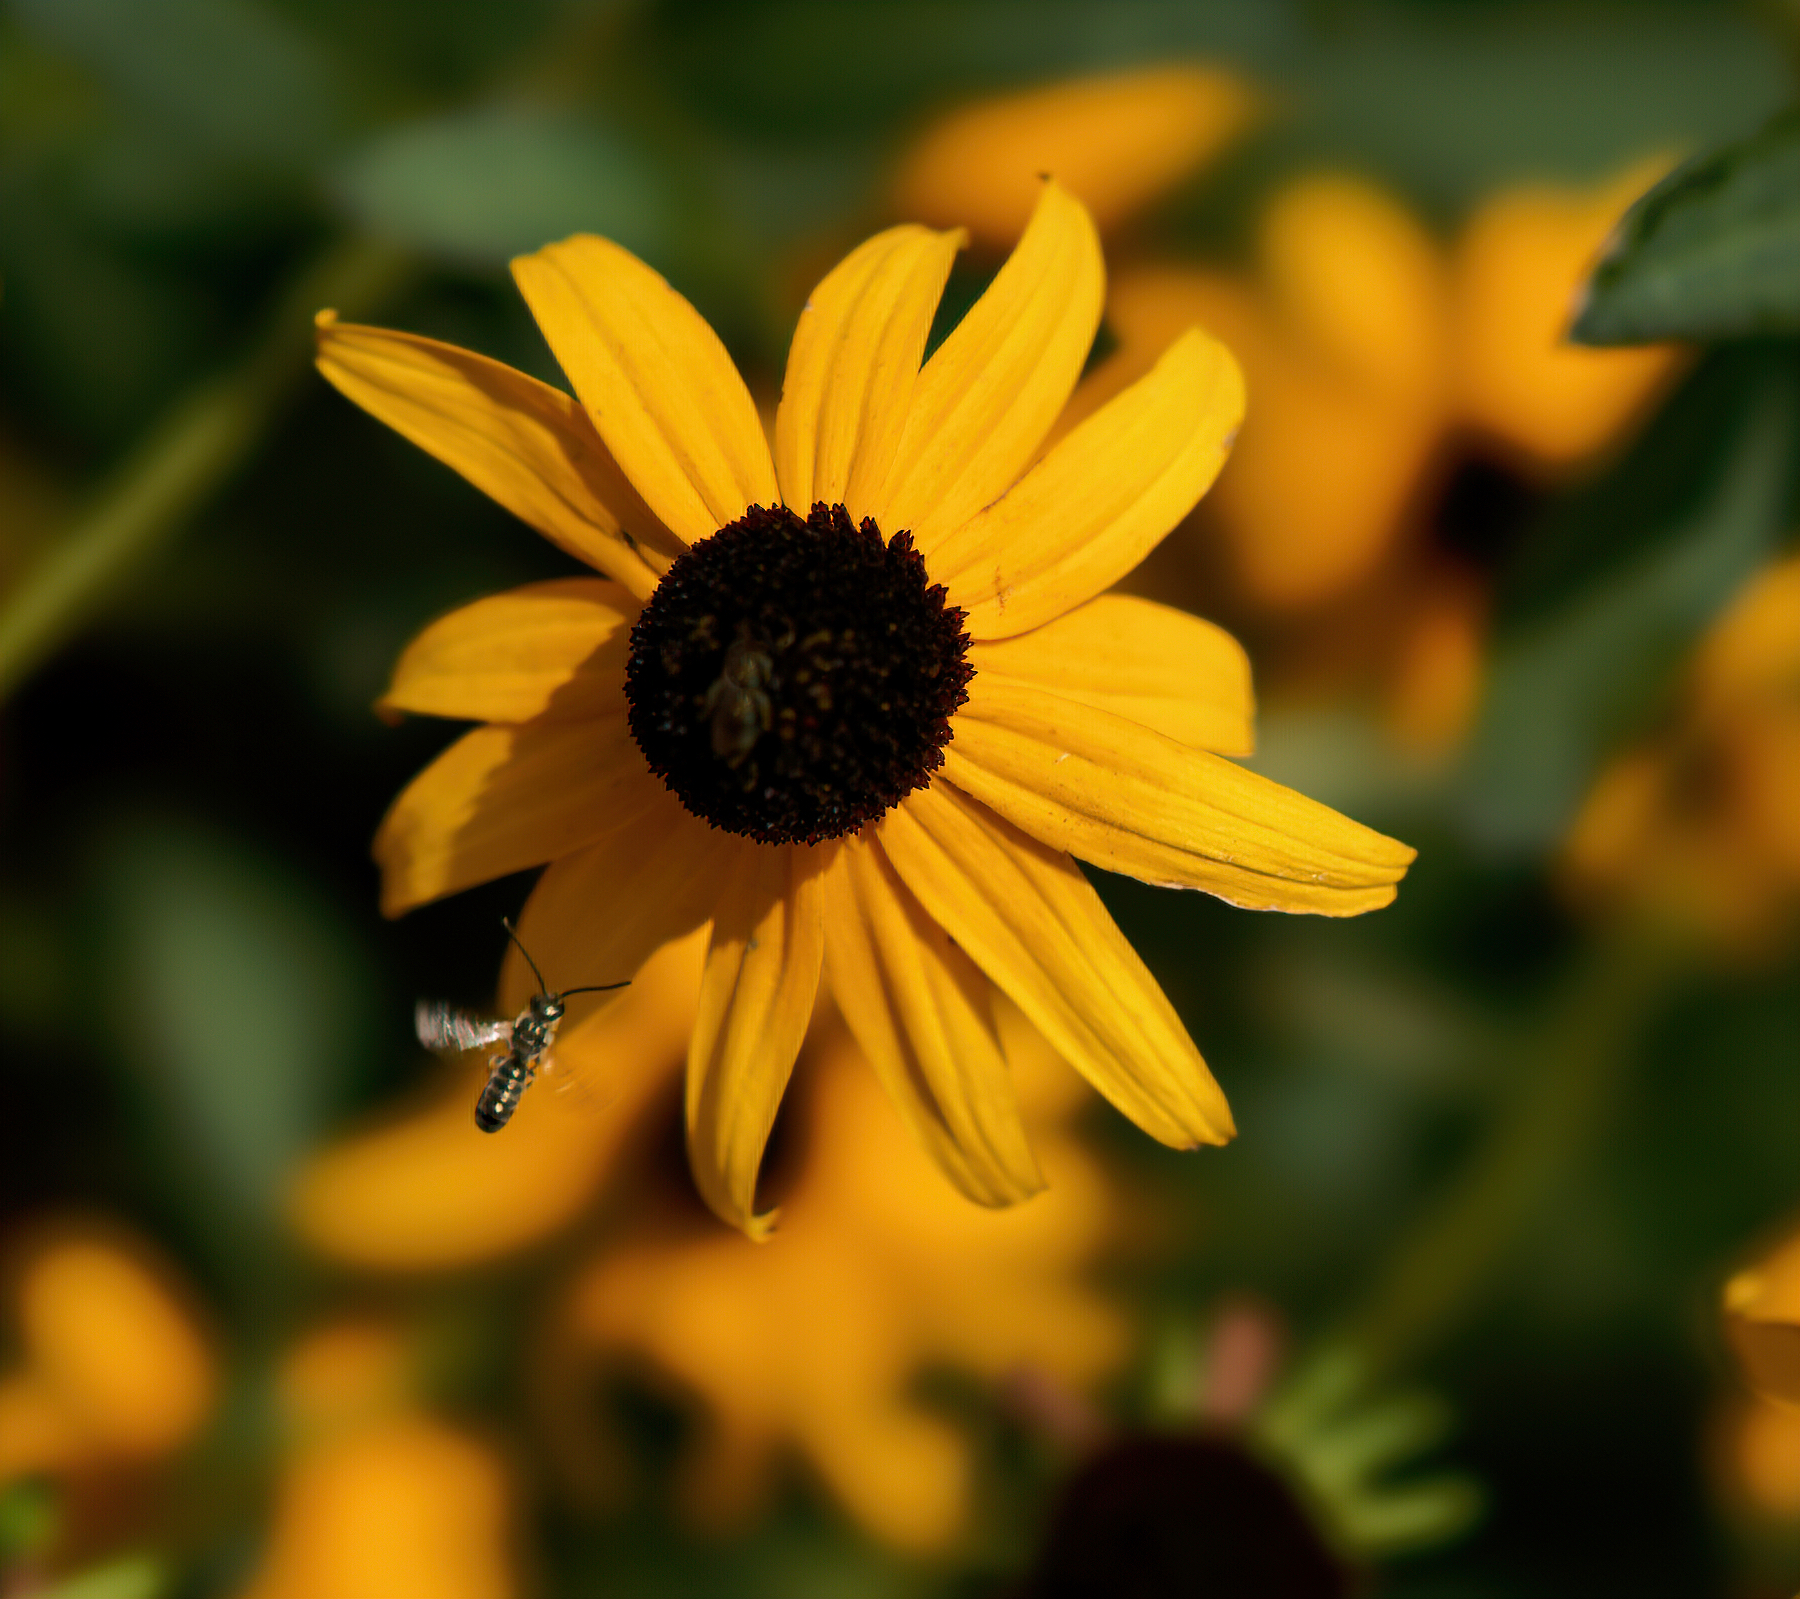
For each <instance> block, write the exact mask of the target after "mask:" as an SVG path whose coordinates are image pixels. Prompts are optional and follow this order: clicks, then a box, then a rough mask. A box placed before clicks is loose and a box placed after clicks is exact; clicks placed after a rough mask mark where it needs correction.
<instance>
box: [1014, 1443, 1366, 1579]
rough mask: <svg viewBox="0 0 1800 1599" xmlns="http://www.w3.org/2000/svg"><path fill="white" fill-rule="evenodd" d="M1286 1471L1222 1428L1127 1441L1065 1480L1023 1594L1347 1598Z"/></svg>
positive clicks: (1340, 1573)
mask: <svg viewBox="0 0 1800 1599" xmlns="http://www.w3.org/2000/svg"><path fill="white" fill-rule="evenodd" d="M1349 1591H1350V1581H1349V1574H1348V1573H1347V1572H1346V1571H1345V1569H1344V1568H1343V1566H1342V1565H1341V1564H1340V1563H1339V1562H1338V1560H1337V1558H1336V1557H1335V1556H1334V1555H1333V1554H1332V1553H1331V1551H1330V1549H1329V1547H1328V1546H1327V1544H1326V1541H1325V1539H1324V1538H1323V1537H1322V1536H1321V1535H1320V1533H1319V1530H1318V1528H1317V1527H1316V1526H1314V1524H1313V1519H1312V1517H1311V1516H1310V1515H1309V1514H1308V1513H1307V1511H1306V1510H1305V1509H1304V1508H1303V1507H1302V1505H1301V1504H1300V1502H1299V1500H1298V1499H1296V1498H1295V1497H1294V1493H1293V1491H1292V1490H1291V1489H1290V1488H1289V1487H1288V1486H1287V1484H1286V1483H1285V1482H1283V1481H1282V1479H1281V1478H1280V1477H1279V1476H1277V1475H1276V1474H1275V1473H1274V1472H1273V1471H1271V1470H1270V1469H1269V1468H1268V1467H1267V1466H1265V1465H1264V1464H1263V1463H1262V1462H1261V1461H1259V1460H1257V1459H1256V1458H1255V1457H1254V1456H1252V1455H1251V1454H1249V1453H1248V1452H1247V1451H1246V1450H1245V1449H1244V1448H1243V1447H1242V1446H1241V1445H1240V1444H1238V1443H1236V1442H1235V1441H1234V1440H1232V1439H1229V1438H1223V1437H1205V1436H1192V1435H1190V1436H1186V1437H1136V1438H1126V1439H1123V1440H1121V1441H1120V1442H1118V1443H1115V1444H1113V1445H1111V1446H1110V1447H1108V1448H1106V1449H1103V1450H1102V1451H1101V1452H1100V1453H1099V1454H1097V1455H1095V1456H1094V1457H1093V1458H1092V1459H1091V1460H1089V1461H1088V1462H1087V1463H1086V1464H1085V1465H1083V1466H1082V1467H1081V1469H1080V1470H1079V1471H1077V1472H1076V1473H1075V1475H1074V1476H1073V1477H1072V1478H1070V1479H1069V1481H1068V1483H1067V1484H1066V1485H1065V1486H1064V1488H1063V1491H1062V1493H1061V1494H1060V1495H1059V1496H1058V1498H1057V1502H1056V1504H1055V1506H1054V1507H1053V1508H1052V1510H1051V1514H1050V1525H1049V1528H1048V1530H1047V1531H1046V1533H1045V1536H1044V1541H1043V1545H1042V1547H1041V1549H1040V1551H1039V1554H1038V1560H1037V1564H1036V1566H1035V1568H1034V1569H1033V1571H1032V1572H1031V1575H1030V1576H1029V1577H1028V1578H1027V1579H1026V1581H1025V1584H1024V1586H1023V1587H1022V1588H1021V1589H1020V1590H1019V1591H1018V1594H1017V1599H1102V1596H1105V1599H1140V1596H1141V1599H1151V1596H1155V1599H1172V1596H1174V1595H1177V1594H1181V1595H1190V1594H1191V1595H1195V1596H1202V1595H1216V1596H1218V1599H1227V1596H1229V1599H1343V1596H1344V1595H1346V1594H1347V1593H1349Z"/></svg>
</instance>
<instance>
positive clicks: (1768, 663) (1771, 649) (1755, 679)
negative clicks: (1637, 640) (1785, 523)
mask: <svg viewBox="0 0 1800 1599" xmlns="http://www.w3.org/2000/svg"><path fill="white" fill-rule="evenodd" d="M1694 678H1695V685H1696V688H1697V690H1698V693H1699V697H1700V700H1701V703H1702V706H1703V707H1704V709H1705V711H1706V712H1710V713H1712V714H1717V713H1718V712H1720V711H1722V710H1724V709H1725V708H1727V707H1729V706H1733V705H1737V704H1741V703H1744V702H1747V701H1756V700H1762V699H1766V698H1771V697H1773V698H1776V699H1782V698H1786V699H1789V700H1792V699H1793V698H1794V697H1796V696H1797V695H1800V559H1797V558H1790V559H1788V560H1785V561H1778V562H1776V563H1775V564H1774V565H1773V566H1769V567H1766V568H1764V570H1763V571H1761V572H1759V573H1758V574H1757V575H1756V576H1755V577H1754V578H1752V579H1751V581H1750V582H1749V583H1748V584H1747V585H1745V588H1744V590H1743V592H1742V593H1741V594H1740V595H1739V596H1738V597H1737V599H1736V600H1734V601H1733V602H1732V604H1731V606H1730V608H1729V609H1728V610H1727V611H1726V612H1725V614H1724V615H1723V616H1722V617H1720V618H1719V620H1718V621H1717V622H1716V623H1715V624H1714V626H1713V628H1712V630H1711V632H1710V633H1709V634H1708V635H1707V637H1706V638H1705V640H1704V641H1703V642H1702V643H1701V646H1700V653H1699V656H1698V658H1697V659H1696V661H1695V663H1694Z"/></svg>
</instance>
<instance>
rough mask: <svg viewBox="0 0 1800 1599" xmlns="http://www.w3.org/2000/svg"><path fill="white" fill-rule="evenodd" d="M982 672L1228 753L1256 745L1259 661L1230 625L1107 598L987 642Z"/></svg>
mask: <svg viewBox="0 0 1800 1599" xmlns="http://www.w3.org/2000/svg"><path fill="white" fill-rule="evenodd" d="M969 660H970V662H971V664H973V666H974V668H975V671H976V675H977V676H979V677H984V678H992V679H995V680H1000V679H1004V680H1006V681H1009V682H1013V683H1018V684H1022V685H1028V686H1031V687H1035V688H1039V689H1043V690H1045V691H1046V692H1048V693H1052V694H1060V695H1061V696H1063V698H1065V699H1068V700H1073V701H1074V702H1075V703H1076V704H1078V705H1091V706H1094V707H1096V708H1097V709H1099V710H1103V711H1109V712H1111V713H1112V714H1113V715H1114V716H1124V717H1129V718H1130V719H1131V720H1132V721H1134V722H1140V723H1142V724H1143V725H1144V726H1145V727H1152V728H1155V729H1156V731H1157V732H1159V733H1161V734H1162V735H1163V736H1164V737H1166V738H1172V739H1174V740H1175V741H1176V742H1177V743H1179V744H1191V745H1193V746H1194V747H1195V748H1196V749H1204V750H1215V751H1217V752H1218V753H1219V754H1221V755H1248V754H1249V753H1250V752H1251V750H1252V749H1254V748H1255V743H1256V729H1255V717H1256V704H1255V699H1254V697H1253V696H1252V693H1251V689H1250V658H1249V657H1248V656H1247V655H1245V654H1244V650H1243V646H1242V645H1240V644H1239V643H1238V641H1237V640H1236V639H1234V638H1233V637H1232V636H1231V635H1230V634H1229V633H1227V632H1226V631H1225V629H1224V628H1222V627H1215V626H1214V625H1213V624H1212V623H1211V622H1203V621H1201V619H1200V618H1199V617H1197V616H1190V615H1188V613H1187V612H1186V611H1177V610H1175V609H1173V608H1172V607H1170V606H1167V605H1158V604H1156V602H1155V601H1153V600H1140V599H1136V598H1133V597H1131V596H1128V595H1123V594H1102V595H1100V596H1099V597H1098V598H1097V599H1092V600H1089V601H1088V602H1087V604H1086V605H1082V606H1078V607H1077V608H1076V609H1075V610H1073V611H1070V612H1068V613H1067V615H1064V616H1060V617H1058V618H1057V619H1056V620H1055V621H1053V622H1046V623H1045V624H1044V625H1043V626H1042V627H1039V628H1034V629H1032V631H1031V632H1029V633H1020V634H1018V635H1017V636H1016V637H1013V638H1006V639H994V640H991V641H986V642H982V643H977V644H975V645H974V646H972V647H971V649H970V651H969Z"/></svg>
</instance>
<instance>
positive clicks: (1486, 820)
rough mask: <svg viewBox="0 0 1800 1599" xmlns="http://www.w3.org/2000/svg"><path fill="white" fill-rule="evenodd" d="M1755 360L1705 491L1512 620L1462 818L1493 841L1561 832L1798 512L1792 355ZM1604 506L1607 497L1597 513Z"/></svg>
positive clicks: (1510, 842) (1499, 650)
mask: <svg viewBox="0 0 1800 1599" xmlns="http://www.w3.org/2000/svg"><path fill="white" fill-rule="evenodd" d="M1754 371H1755V372H1756V373H1757V374H1758V376H1757V378H1756V380H1755V382H1754V386H1753V387H1752V388H1751V390H1750V393H1749V395H1748V396H1747V397H1746V399H1745V400H1744V401H1741V402H1740V404H1739V405H1738V406H1737V407H1735V408H1734V411H1733V412H1731V413H1728V415H1727V416H1726V418H1725V421H1726V423H1727V426H1728V427H1729V430H1730V431H1729V432H1728V433H1727V435H1726V439H1725V442H1724V448H1723V449H1722V450H1718V451H1715V452H1712V457H1711V459H1710V460H1709V461H1708V463H1707V470H1706V471H1705V473H1704V475H1703V476H1702V477H1701V479H1700V484H1699V488H1700V492H1699V493H1698V494H1697V495H1691V496H1685V497H1684V499H1683V501H1678V502H1677V503H1676V505H1675V506H1674V507H1673V508H1672V511H1671V513H1669V514H1670V516H1671V520H1670V521H1668V522H1667V523H1665V524H1664V525H1662V526H1657V525H1654V524H1651V525H1649V526H1643V527H1640V528H1638V529H1636V530H1633V531H1635V532H1636V533H1637V537H1636V538H1635V539H1634V540H1633V541H1632V542H1630V543H1627V544H1617V543H1615V544H1612V545H1611V546H1610V548H1609V549H1608V552H1607V553H1608V558H1607V559H1605V560H1603V561H1598V562H1596V563H1595V564H1594V565H1592V566H1591V567H1590V568H1589V569H1587V570H1586V571H1585V572H1583V573H1582V574H1581V577H1582V581H1580V582H1578V583H1570V582H1569V581H1568V578H1567V577H1566V576H1565V578H1564V579H1563V581H1562V582H1559V583H1557V584H1555V585H1553V586H1552V592H1553V593H1554V594H1555V596H1556V597H1555V599H1554V600H1553V601H1552V602H1550V603H1547V604H1543V605H1540V606H1537V607H1534V608H1532V609H1531V610H1530V611H1529V612H1528V613H1527V614H1526V615H1525V616H1524V617H1523V618H1520V619H1518V620H1516V621H1515V622H1514V623H1513V624H1512V626H1511V627H1510V628H1503V630H1502V633H1501V636H1500V638H1499V640H1498V642H1497V643H1496V645H1495V649H1494V653H1493V659H1492V664H1491V666H1490V670H1489V680H1488V692H1487V697H1486V700H1485V703H1484V705H1483V708H1482V716H1481V721H1480V724H1479V726H1478V728H1477V731H1476V735H1475V739H1474V742H1473V745H1472V747H1471V749H1470V752H1469V757H1468V761H1467V763H1466V766H1465V768H1464V771H1463V773H1462V794H1463V798H1462V803H1461V810H1462V814H1463V819H1464V822H1465V824H1466V825H1467V827H1468V829H1469V831H1470V833H1471V834H1472V835H1473V836H1474V837H1475V838H1477V839H1478V840H1480V841H1481V842H1482V843H1484V844H1485V845H1487V846H1489V847H1491V848H1496V849H1500V850H1502V851H1532V850H1543V849H1547V848H1549V847H1551V846H1553V845H1554V844H1555V843H1556V841H1557V840H1558V839H1560V838H1561V837H1562V836H1563V834H1564V833H1565V831H1566V830H1567V828H1568V826H1569V823H1570V821H1571V820H1572V818H1573V816H1574V813H1575V810H1576V808H1577V806H1578V805H1579V804H1580V802H1581V799H1582V797H1583V795H1584V794H1585V793H1586V791H1587V788H1588V786H1589V784H1590V783H1591V782H1592V780H1593V777H1594V775H1595V773H1596V771H1597V770H1598V768H1599V765H1600V762H1601V761H1602V759H1603V758H1604V757H1605V755H1606V754H1607V753H1608V751H1609V750H1610V749H1611V748H1613V747H1614V745H1615V744H1616V743H1617V742H1618V741H1619V739H1620V738H1621V737H1623V736H1624V735H1626V734H1627V733H1629V732H1630V731H1631V730H1632V729H1633V728H1634V727H1636V726H1637V725H1639V724H1640V723H1641V722H1642V721H1643V719H1644V717H1645V716H1646V714H1647V713H1648V712H1649V711H1650V710H1651V709H1652V708H1653V707H1654V706H1655V705H1656V703H1657V702H1658V701H1659V700H1660V698H1661V697H1662V695H1663V693H1664V692H1665V691H1666V686H1667V684H1668V681H1669V679H1670V676H1671V674H1672V673H1673V671H1674V670H1675V668H1676V667H1677V666H1678V664H1679V662H1680V661H1681V659H1682V657H1683V655H1684V654H1685V652H1686V651H1687V650H1688V649H1689V648H1690V647H1691V645H1692V643H1693V641H1694V640H1695V639H1696V638H1697V637H1698V635H1699V634H1700V632H1701V631H1702V629H1704V628H1705V627H1706V626H1707V624H1708V623H1709V622H1711V621H1712V619H1713V618H1714V617H1715V616H1716V615H1717V614H1718V613H1719V611H1720V610H1721V609H1722V608H1723V607H1724V605H1725V604H1726V602H1727V601H1728V600H1729V599H1730V598H1731V597H1732V595H1733V594H1735V593H1736V592H1737V590H1738V589H1739V587H1740V586H1741V585H1742V584H1743V583H1744V581H1745V580H1746V579H1747V578H1748V577H1749V576H1750V574H1751V573H1752V572H1754V571H1755V570H1756V569H1757V567H1758V566H1760V565H1761V564H1762V563H1763V562H1764V561H1766V560H1767V559H1768V558H1769V556H1770V555H1771V554H1772V553H1773V551H1774V550H1775V548H1776V547H1777V544H1778V541H1779V539H1780V537H1781V534H1782V533H1783V531H1784V530H1785V528H1786V527H1787V519H1788V517H1789V515H1790V514H1791V505H1790V497H1791V495H1792V492H1793V486H1794V466H1795V461H1796V458H1797V452H1796V449H1795V443H1796V428H1797V426H1800V394H1797V393H1796V384H1795V382H1794V374H1793V373H1792V371H1791V370H1790V368H1789V365H1788V364H1787V363H1785V362H1784V363H1780V364H1776V363H1773V362H1764V363H1761V364H1760V365H1759V366H1757V367H1756V368H1755V369H1754ZM1715 425H1716V423H1715ZM1606 509H1607V507H1606V505H1605V504H1604V502H1597V503H1596V504H1595V505H1594V506H1593V507H1591V509H1590V514H1592V515H1596V516H1601V515H1603V514H1604V512H1605V510H1606Z"/></svg>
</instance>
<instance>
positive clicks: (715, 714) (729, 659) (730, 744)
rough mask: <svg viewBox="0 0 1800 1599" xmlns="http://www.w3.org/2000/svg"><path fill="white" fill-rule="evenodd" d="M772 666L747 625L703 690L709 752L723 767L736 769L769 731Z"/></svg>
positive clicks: (744, 624)
mask: <svg viewBox="0 0 1800 1599" xmlns="http://www.w3.org/2000/svg"><path fill="white" fill-rule="evenodd" d="M774 675H775V663H774V661H772V660H771V659H770V658H769V652H768V651H767V650H766V649H764V648H763V647H762V646H761V645H760V644H758V643H757V642H756V640H755V639H754V638H753V637H752V636H751V633H750V625H749V624H748V623H747V622H740V623H738V636H737V637H736V638H735V639H733V640H732V641H731V647H730V648H729V649H728V650H726V651H725V665H724V668H723V670H721V671H720V673H719V675H718V676H717V677H716V678H714V679H713V683H712V687H711V688H709V689H707V691H706V699H705V701H704V703H703V704H702V705H701V707H700V709H701V711H702V713H703V714H705V715H707V716H710V717H711V718H712V752H713V754H714V755H716V756H717V757H718V758H719V759H720V760H722V761H723V762H725V764H726V765H727V766H740V765H742V764H743V761H744V757H745V756H747V755H748V754H749V753H750V750H751V747H752V746H753V745H754V744H755V743H756V741H757V740H758V739H759V738H761V737H762V735H763V734H764V733H766V732H768V731H769V721H770V716H771V712H772V709H773V707H772V706H771V705H770V702H769V680H770V679H771V678H772V677H774Z"/></svg>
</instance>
